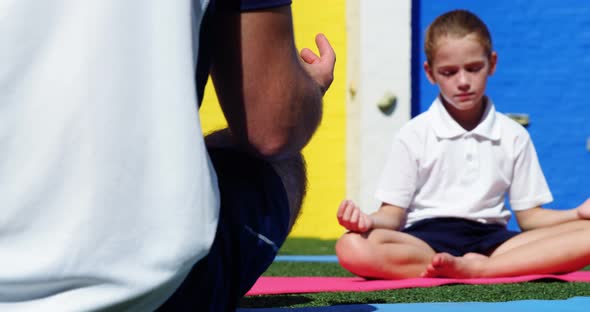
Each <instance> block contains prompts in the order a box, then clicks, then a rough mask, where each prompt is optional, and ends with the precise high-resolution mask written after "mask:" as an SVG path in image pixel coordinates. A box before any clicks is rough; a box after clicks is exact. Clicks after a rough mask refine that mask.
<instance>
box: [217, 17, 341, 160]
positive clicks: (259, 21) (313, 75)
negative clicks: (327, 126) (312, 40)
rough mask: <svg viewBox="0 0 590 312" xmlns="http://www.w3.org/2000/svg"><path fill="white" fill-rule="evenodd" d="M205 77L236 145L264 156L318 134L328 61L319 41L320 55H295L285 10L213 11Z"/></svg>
mask: <svg viewBox="0 0 590 312" xmlns="http://www.w3.org/2000/svg"><path fill="white" fill-rule="evenodd" d="M214 27H216V32H217V36H216V41H215V44H214V50H213V53H212V54H213V60H212V61H213V63H212V78H213V82H214V85H215V89H216V92H217V96H218V98H219V101H220V104H221V106H222V109H223V112H224V114H225V117H226V119H227V121H228V125H229V128H230V131H231V132H232V136H233V137H234V138H235V139H236V140H237V142H236V143H237V144H239V145H241V146H243V147H245V148H246V149H248V150H250V151H252V152H254V153H256V154H258V155H260V156H262V157H266V158H283V157H288V156H290V155H294V154H295V153H298V152H299V151H301V149H302V148H303V147H304V146H305V145H306V144H307V142H308V141H309V140H310V138H311V136H312V135H313V133H314V132H315V130H316V129H317V127H318V125H319V123H320V120H321V115H322V97H323V93H324V92H325V91H326V90H327V89H328V87H329V86H330V84H331V82H332V79H333V69H334V62H335V56H334V52H333V50H332V48H331V46H330V45H329V43H328V42H327V40H326V39H325V37H323V36H318V38H317V40H316V42H317V43H318V47H319V48H320V56H319V57H318V56H316V55H314V54H313V52H311V51H310V50H308V49H304V50H303V51H302V55H301V56H300V55H299V54H298V53H297V50H296V48H295V44H294V40H293V25H292V17H291V9H290V7H289V6H283V7H279V8H274V9H268V10H260V11H249V12H243V13H239V12H229V11H224V10H223V9H222V10H221V11H220V12H218V13H217V17H216V23H215V25H214Z"/></svg>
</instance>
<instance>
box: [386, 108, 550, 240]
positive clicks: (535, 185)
mask: <svg viewBox="0 0 590 312" xmlns="http://www.w3.org/2000/svg"><path fill="white" fill-rule="evenodd" d="M506 194H507V195H508V197H509V200H510V206H511V207H512V209H513V210H515V211H520V210H525V209H530V208H533V207H536V206H540V205H543V204H546V203H549V202H551V201H552V200H553V197H552V195H551V192H550V191H549V187H548V185H547V182H546V180H545V176H544V175H543V171H542V170H541V166H540V164H539V160H538V158H537V154H536V152H535V148H534V146H533V143H532V141H531V138H530V136H529V134H528V132H527V131H526V129H524V128H523V127H522V126H521V125H519V124H518V123H516V122H515V121H513V120H511V119H510V118H508V117H506V116H505V115H502V114H500V113H497V112H496V110H495V107H494V104H493V103H492V101H491V100H489V99H488V100H487V105H486V108H485V111H484V114H483V116H482V120H481V122H480V124H479V125H478V126H477V127H476V128H475V129H473V130H471V131H466V130H465V129H463V128H462V127H461V126H460V125H459V124H458V123H457V122H456V121H455V120H454V119H453V118H452V117H451V116H450V115H449V113H448V112H447V110H446V109H445V108H444V106H443V104H442V103H441V101H440V100H439V98H437V99H436V100H435V101H434V102H433V103H432V105H431V106H430V108H429V109H428V111H426V112H424V113H422V114H420V115H418V116H416V117H415V118H414V119H412V120H410V121H409V122H408V123H406V124H405V125H404V126H403V127H402V128H401V129H400V130H399V132H398V133H397V134H396V135H395V137H394V139H393V143H392V145H391V150H390V155H389V158H388V160H387V163H386V165H385V169H384V170H383V173H382V175H381V180H380V182H379V185H378V188H377V191H376V197H377V199H379V200H380V201H382V202H384V203H388V204H391V205H395V206H398V207H402V208H407V209H408V215H407V221H406V228H407V227H409V226H411V225H412V224H414V223H415V222H417V221H419V220H423V219H427V218H435V217H458V218H465V219H470V220H474V221H479V222H482V223H499V224H506V223H507V222H508V219H509V218H510V215H511V213H510V211H509V210H508V209H507V208H506V207H505V205H504V198H505V196H506Z"/></svg>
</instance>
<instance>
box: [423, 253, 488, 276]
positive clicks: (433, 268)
mask: <svg viewBox="0 0 590 312" xmlns="http://www.w3.org/2000/svg"><path fill="white" fill-rule="evenodd" d="M485 259H487V257H486V256H484V255H479V254H467V255H466V257H455V256H453V255H450V254H448V253H446V252H444V253H438V254H436V255H434V257H432V262H431V263H430V264H429V265H428V266H427V267H426V271H424V272H423V273H422V277H450V278H472V277H477V276H478V267H479V264H480V263H481V262H482V260H485Z"/></svg>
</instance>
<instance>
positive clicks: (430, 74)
mask: <svg viewBox="0 0 590 312" xmlns="http://www.w3.org/2000/svg"><path fill="white" fill-rule="evenodd" d="M424 72H425V73H426V78H428V81H430V83H432V84H436V80H435V79H434V74H433V72H432V67H430V64H428V61H425V62H424Z"/></svg>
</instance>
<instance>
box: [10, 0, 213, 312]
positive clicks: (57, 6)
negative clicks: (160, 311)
mask: <svg viewBox="0 0 590 312" xmlns="http://www.w3.org/2000/svg"><path fill="white" fill-rule="evenodd" d="M207 4H208V1H207V0H201V1H198V0H197V1H192V0H149V1H146V0H84V1H78V0H43V1H39V0H0V47H1V48H0V207H1V208H0V211H1V213H0V311H90V310H97V309H107V308H111V309H112V310H114V311H121V310H125V311H149V310H152V309H154V308H155V307H157V306H158V305H160V304H161V303H162V302H163V301H165V300H166V299H167V298H168V297H169V295H170V294H171V293H172V292H173V291H174V290H175V288H176V287H177V286H178V285H179V284H180V283H181V281H182V280H183V278H184V277H185V275H186V274H187V273H188V271H189V270H190V268H191V266H192V265H193V264H194V263H195V262H196V261H197V260H198V259H200V258H202V257H203V256H204V255H205V254H206V253H207V252H208V249H209V247H210V244H211V243H212V240H213V237H214V234H215V229H216V225H217V218H218V210H219V208H218V207H219V203H218V202H219V196H218V190H217V187H216V177H215V174H214V171H213V170H212V167H211V164H210V161H209V158H208V156H207V153H206V150H205V146H204V142H203V136H202V131H201V128H200V123H199V116H198V99H197V95H196V91H195V78H194V77H195V68H196V61H197V51H198V42H199V39H198V34H199V27H200V23H201V18H202V16H203V13H204V10H205V9H206V7H207Z"/></svg>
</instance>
